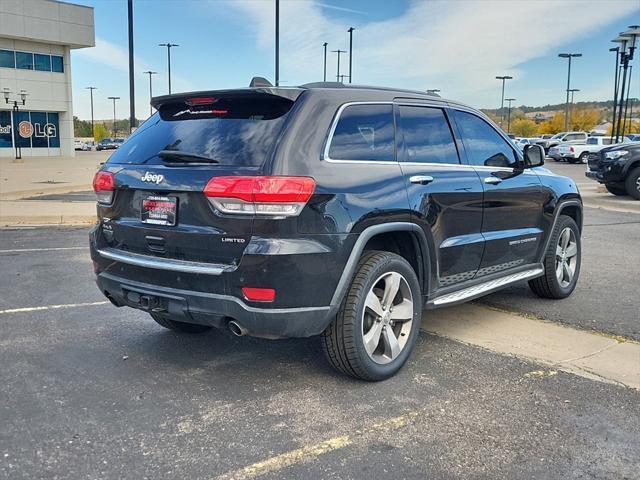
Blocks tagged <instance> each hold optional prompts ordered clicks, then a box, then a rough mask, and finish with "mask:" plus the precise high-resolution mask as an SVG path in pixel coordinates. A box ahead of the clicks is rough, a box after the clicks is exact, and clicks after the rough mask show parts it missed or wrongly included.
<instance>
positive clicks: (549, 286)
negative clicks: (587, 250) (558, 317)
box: [529, 215, 582, 299]
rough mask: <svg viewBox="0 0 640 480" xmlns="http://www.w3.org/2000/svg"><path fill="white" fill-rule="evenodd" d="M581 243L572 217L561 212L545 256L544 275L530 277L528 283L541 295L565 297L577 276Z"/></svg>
mask: <svg viewBox="0 0 640 480" xmlns="http://www.w3.org/2000/svg"><path fill="white" fill-rule="evenodd" d="M581 253H582V244H581V241H580V230H579V229H578V225H577V224H576V222H575V221H574V220H573V218H571V217H568V216H566V215H561V216H560V218H559V219H558V222H557V223H556V226H555V228H554V229H553V232H552V233H551V239H550V241H549V247H548V248H547V252H546V253H545V256H544V261H543V263H544V275H542V276H541V277H538V278H534V279H533V280H529V287H530V288H531V290H533V292H534V293H535V294H536V295H538V296H539V297H541V298H553V299H561V298H566V297H568V296H569V295H571V293H572V292H573V290H574V289H575V288H576V284H577V283H578V277H579V276H580V260H581Z"/></svg>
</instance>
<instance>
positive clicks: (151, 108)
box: [143, 70, 158, 116]
mask: <svg viewBox="0 0 640 480" xmlns="http://www.w3.org/2000/svg"><path fill="white" fill-rule="evenodd" d="M143 73H145V74H147V75H149V116H151V115H153V107H152V106H151V99H152V98H153V86H152V83H151V76H152V75H155V74H156V73H158V72H153V71H151V70H147V71H146V72H143Z"/></svg>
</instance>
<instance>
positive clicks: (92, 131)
mask: <svg viewBox="0 0 640 480" xmlns="http://www.w3.org/2000/svg"><path fill="white" fill-rule="evenodd" d="M96 89H97V87H87V90H89V92H90V94H91V136H92V137H93V139H94V140H95V139H96V132H95V129H94V128H93V91H94V90H96Z"/></svg>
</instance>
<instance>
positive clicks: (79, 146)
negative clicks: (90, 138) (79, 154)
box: [73, 140, 91, 151]
mask: <svg viewBox="0 0 640 480" xmlns="http://www.w3.org/2000/svg"><path fill="white" fill-rule="evenodd" d="M73 149H74V150H76V151H82V150H84V151H87V150H91V148H90V147H89V146H88V145H87V144H86V143H85V142H83V141H82V140H74V141H73Z"/></svg>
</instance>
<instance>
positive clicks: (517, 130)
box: [511, 118, 538, 137]
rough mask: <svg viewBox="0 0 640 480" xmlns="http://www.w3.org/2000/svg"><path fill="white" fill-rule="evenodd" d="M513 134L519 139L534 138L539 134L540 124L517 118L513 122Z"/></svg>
mask: <svg viewBox="0 0 640 480" xmlns="http://www.w3.org/2000/svg"><path fill="white" fill-rule="evenodd" d="M511 133H513V134H514V135H516V136H518V137H533V136H534V135H535V134H536V133H538V124H537V123H536V122H534V121H533V120H530V119H528V118H516V119H515V120H512V121H511Z"/></svg>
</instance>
